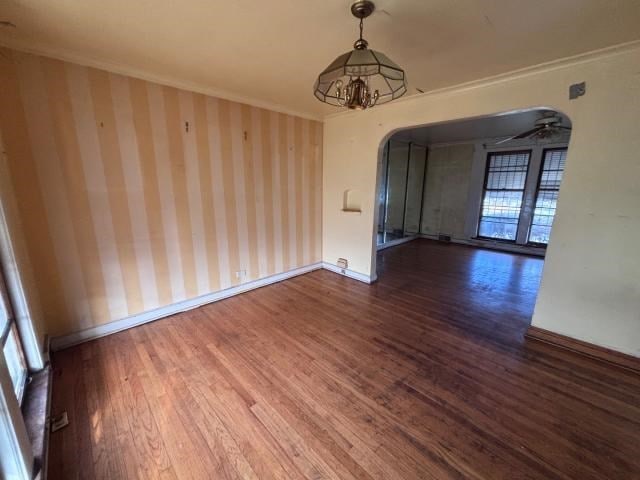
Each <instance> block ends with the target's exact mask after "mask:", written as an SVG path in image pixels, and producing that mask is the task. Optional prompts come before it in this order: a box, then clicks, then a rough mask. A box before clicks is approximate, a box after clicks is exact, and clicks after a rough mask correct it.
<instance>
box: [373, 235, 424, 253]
mask: <svg viewBox="0 0 640 480" xmlns="http://www.w3.org/2000/svg"><path fill="white" fill-rule="evenodd" d="M416 238H420V235H418V234H416V235H411V236H408V237H402V238H397V239H395V240H391V241H390V242H386V243H383V244H382V245H378V246H377V247H376V251H378V252H379V251H380V250H384V249H385V248H389V247H395V246H396V245H402V244H403V243H407V242H410V241H411V240H415V239H416Z"/></svg>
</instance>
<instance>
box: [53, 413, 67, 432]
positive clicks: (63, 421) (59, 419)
mask: <svg viewBox="0 0 640 480" xmlns="http://www.w3.org/2000/svg"><path fill="white" fill-rule="evenodd" d="M67 425H69V417H67V412H66V411H65V412H62V413H61V414H60V415H56V416H55V417H53V418H52V419H51V433H53V432H57V431H58V430H60V429H62V428H64V427H66V426H67Z"/></svg>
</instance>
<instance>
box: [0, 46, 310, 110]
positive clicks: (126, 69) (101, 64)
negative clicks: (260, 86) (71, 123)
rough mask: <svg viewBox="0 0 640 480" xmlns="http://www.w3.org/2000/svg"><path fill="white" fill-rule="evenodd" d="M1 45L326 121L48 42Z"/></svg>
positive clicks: (280, 106)
mask: <svg viewBox="0 0 640 480" xmlns="http://www.w3.org/2000/svg"><path fill="white" fill-rule="evenodd" d="M0 46H3V47H6V48H9V49H12V50H17V51H20V52H23V53H29V54H32V55H40V56H44V57H49V58H55V59H57V60H62V61H65V62H70V63H75V64H77V65H82V66H85V67H93V68H97V69H100V70H105V71H107V72H111V73H118V74H120V75H125V76H128V77H134V78H139V79H140V80H146V81H147V82H152V83H157V84H160V85H166V86H168V87H175V88H178V89H180V90H187V91H189V92H195V93H202V94H204V95H208V96H211V97H215V98H221V99H224V100H230V101H232V102H238V103H242V104H244V105H251V106H252V107H258V108H264V109H266V110H271V111H274V112H278V113H284V114H286V115H293V116H295V117H300V118H306V119H308V120H317V121H320V122H321V121H322V116H319V115H314V114H311V113H307V112H300V111H297V110H290V109H288V108H285V107H284V106H282V105H279V104H277V103H271V102H265V101H262V100H258V99H257V98H252V97H248V96H245V95H240V94H236V93H233V92H229V91H227V90H222V89H218V88H215V87H211V86H207V85H204V84H200V83H191V82H189V81H185V80H181V79H179V78H175V77H172V76H168V75H161V74H160V75H158V74H154V73H151V72H146V71H144V70H140V69H138V68H135V67H131V66H128V65H124V64H121V63H116V62H109V61H104V60H100V59H97V58H91V57H89V56H86V55H78V54H75V53H71V52H67V51H64V50H63V49H58V48H52V47H50V46H46V45H44V46H43V45H32V44H30V42H24V41H16V40H14V39H8V38H3V39H2V40H0Z"/></svg>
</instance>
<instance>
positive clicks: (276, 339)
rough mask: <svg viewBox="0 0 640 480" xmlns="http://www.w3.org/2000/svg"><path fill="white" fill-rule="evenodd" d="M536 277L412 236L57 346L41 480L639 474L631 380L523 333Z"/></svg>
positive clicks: (437, 479) (525, 269)
mask: <svg viewBox="0 0 640 480" xmlns="http://www.w3.org/2000/svg"><path fill="white" fill-rule="evenodd" d="M542 264H543V261H542V260H541V259H539V258H533V257H527V256H522V255H516V254H507V253H500V252H495V251H486V250H478V249H473V248H468V247H462V246H454V245H444V244H440V243H437V242H432V241H427V240H424V241H423V240H420V241H414V242H410V243H407V244H404V245H401V246H398V247H394V248H391V249H386V250H384V251H382V252H380V253H379V254H378V265H379V272H378V276H379V281H378V282H377V283H375V284H373V285H366V284H363V283H360V282H357V281H354V280H351V279H348V278H346V277H342V276H339V275H336V274H334V273H332V272H328V271H315V272H312V273H309V274H306V275H302V276H299V277H295V278H293V279H290V280H287V281H284V282H281V283H278V284H274V285H270V286H268V287H264V288H261V289H258V290H254V291H251V292H248V293H246V294H243V295H240V296H236V297H232V298H229V299H226V300H224V301H221V302H217V303H214V304H211V305H207V306H204V307H201V308H199V309H196V310H192V311H189V312H184V313H181V314H179V315H174V316H172V317H169V318H167V319H164V320H160V321H157V322H153V323H150V324H146V325H142V326H140V327H137V328H134V329H131V330H128V331H125V332H120V333H118V334H115V335H112V336H110V337H107V338H103V339H99V340H96V341H93V342H89V343H87V344H83V345H80V346H77V347H72V348H70V349H67V350H65V351H62V352H57V353H56V354H55V355H54V359H53V364H54V386H53V388H54V390H53V397H52V402H53V407H52V410H53V412H54V413H56V412H59V411H62V410H67V412H68V413H69V420H70V422H71V423H70V425H69V427H67V428H65V429H63V430H61V431H59V432H55V433H53V434H52V436H51V441H50V461H49V478H51V479H54V480H55V479H65V480H66V479H85V478H98V479H103V478H104V479H113V478H153V479H155V478H167V479H177V478H179V479H183V478H216V479H251V480H255V479H289V478H293V479H313V480H315V479H334V478H335V479H360V480H372V479H385V480H386V479H400V478H402V479H432V480H441V479H461V478H473V479H478V480H480V479H512V478H519V479H561V480H568V479H580V480H590V479H594V480H595V479H624V480H626V479H633V478H640V376H638V375H637V374H634V373H632V372H630V371H628V370H623V369H618V368H616V367H613V366H612V365H609V364H605V363H603V362H598V361H596V360H594V359H591V358H587V357H584V356H580V355H579V354H576V353H573V352H569V351H566V350H562V349H557V348H554V347H553V346H550V345H546V344H541V343H538V342H531V343H529V342H527V341H526V340H525V339H524V337H523V335H524V332H525V331H526V329H527V327H528V325H529V323H530V318H531V314H532V311H533V306H534V304H535V296H536V293H537V289H538V283H539V280H540V275H541V271H542Z"/></svg>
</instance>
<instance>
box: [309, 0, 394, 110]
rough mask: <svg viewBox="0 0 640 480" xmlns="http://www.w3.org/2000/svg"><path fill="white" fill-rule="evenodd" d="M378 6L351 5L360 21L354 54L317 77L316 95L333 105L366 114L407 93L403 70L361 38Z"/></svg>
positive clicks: (365, 2)
mask: <svg viewBox="0 0 640 480" xmlns="http://www.w3.org/2000/svg"><path fill="white" fill-rule="evenodd" d="M374 10H375V5H374V4H373V2H371V1H369V0H359V1H357V2H354V3H353V5H351V13H352V14H353V16H354V17H356V18H359V19H360V38H358V40H356V42H355V43H354V44H353V50H352V51H350V52H347V53H345V54H343V55H340V56H339V57H338V58H336V59H335V60H334V61H333V62H332V63H331V65H329V66H328V67H327V68H325V70H324V71H323V72H322V73H321V74H320V75H319V76H318V80H316V84H315V86H314V95H315V96H316V97H317V98H318V99H319V100H320V101H321V102H325V103H328V104H330V105H336V106H339V107H347V108H349V109H353V110H364V109H365V108H369V107H373V106H374V105H378V104H381V103H386V102H390V101H391V100H395V99H396V98H399V97H401V96H402V95H404V94H405V92H406V91H407V83H406V77H405V74H404V70H402V69H401V68H400V67H399V66H398V65H396V64H395V63H394V62H392V61H391V60H389V57H387V56H386V55H385V54H383V53H380V52H377V51H375V50H369V48H368V46H369V44H368V43H367V41H366V40H365V39H364V38H362V28H363V22H364V19H365V18H367V17H368V16H369V15H371V14H372V13H373V11H374Z"/></svg>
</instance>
